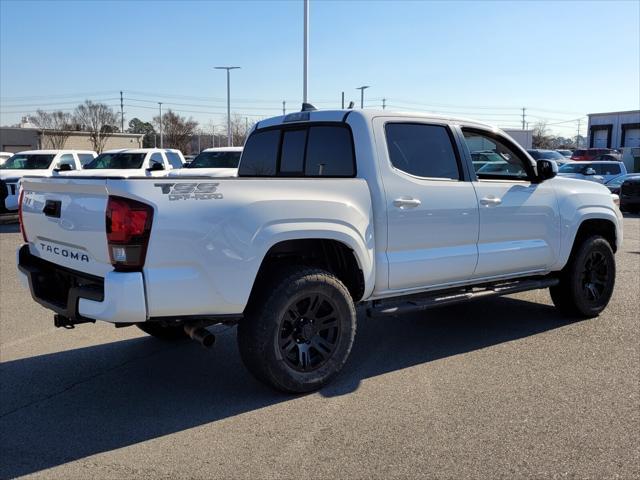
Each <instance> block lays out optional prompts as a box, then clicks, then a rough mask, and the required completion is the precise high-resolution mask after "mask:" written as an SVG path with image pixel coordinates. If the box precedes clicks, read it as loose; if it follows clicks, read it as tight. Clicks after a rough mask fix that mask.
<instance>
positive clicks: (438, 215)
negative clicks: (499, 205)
mask: <svg viewBox="0 0 640 480" xmlns="http://www.w3.org/2000/svg"><path fill="white" fill-rule="evenodd" d="M375 130H376V137H377V138H380V140H383V141H378V142H377V144H378V161H379V168H380V172H381V175H382V181H383V183H384V191H385V200H386V212H387V225H388V233H387V249H386V254H387V261H388V265H389V290H410V289H420V288H423V287H430V286H435V285H442V284H447V283H454V282H464V281H466V280H468V279H469V278H470V277H471V276H472V275H473V271H474V269H475V266H476V261H477V258H478V252H477V246H476V242H477V239H478V205H477V201H476V196H475V193H474V189H473V185H472V184H471V182H470V181H468V179H465V178H464V175H463V169H462V168H461V167H462V164H461V158H460V155H459V153H458V151H457V148H456V145H455V142H454V140H453V138H454V137H453V132H452V131H451V130H450V127H448V126H447V125H439V124H433V123H425V121H424V120H420V119H416V120H415V122H414V121H407V120H405V119H403V121H397V120H394V119H384V118H377V119H376V120H375Z"/></svg>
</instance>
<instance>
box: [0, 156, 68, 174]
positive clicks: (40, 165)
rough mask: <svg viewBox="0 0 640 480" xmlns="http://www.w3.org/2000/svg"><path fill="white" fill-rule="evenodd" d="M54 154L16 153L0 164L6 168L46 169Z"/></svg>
mask: <svg viewBox="0 0 640 480" xmlns="http://www.w3.org/2000/svg"><path fill="white" fill-rule="evenodd" d="M53 157H55V155H53V154H51V155H45V154H42V153H32V154H21V153H17V154H15V155H14V156H13V157H11V158H9V160H7V161H6V162H4V163H3V164H2V166H0V168H2V169H7V170H46V169H47V168H49V165H51V161H52V160H53Z"/></svg>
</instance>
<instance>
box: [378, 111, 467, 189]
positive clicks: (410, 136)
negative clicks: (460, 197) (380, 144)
mask: <svg viewBox="0 0 640 480" xmlns="http://www.w3.org/2000/svg"><path fill="white" fill-rule="evenodd" d="M386 133H387V147H388V148H389V157H390V159H391V163H392V164H393V166H394V167H396V168H397V169H399V170H402V171H403V172H407V173H409V174H411V175H416V176H418V177H430V178H450V179H455V180H458V179H459V178H460V171H459V170H458V162H457V160H456V154H455V151H454V149H453V144H452V143H451V137H450V136H449V133H448V131H447V129H446V128H445V127H442V126H438V125H419V124H408V123H389V124H387V126H386Z"/></svg>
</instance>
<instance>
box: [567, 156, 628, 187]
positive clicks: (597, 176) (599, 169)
mask: <svg viewBox="0 0 640 480" xmlns="http://www.w3.org/2000/svg"><path fill="white" fill-rule="evenodd" d="M626 173H627V168H626V167H625V165H624V163H622V162H612V161H602V162H571V163H567V164H565V165H563V166H562V167H560V171H559V173H558V175H560V176H562V177H571V178H580V179H582V180H591V181H592V182H598V183H607V182H608V181H609V180H612V179H614V178H615V177H617V176H619V175H624V174H626Z"/></svg>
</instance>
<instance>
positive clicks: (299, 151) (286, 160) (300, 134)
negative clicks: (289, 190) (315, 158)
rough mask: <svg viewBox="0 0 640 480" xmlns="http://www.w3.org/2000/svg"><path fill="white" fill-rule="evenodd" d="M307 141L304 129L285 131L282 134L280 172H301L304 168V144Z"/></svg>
mask: <svg viewBox="0 0 640 480" xmlns="http://www.w3.org/2000/svg"><path fill="white" fill-rule="evenodd" d="M306 141H307V131H306V130H289V131H285V132H284V134H283V136H282V153H281V154H280V171H281V172H282V173H302V171H303V170H304V144H305V142H306Z"/></svg>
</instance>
